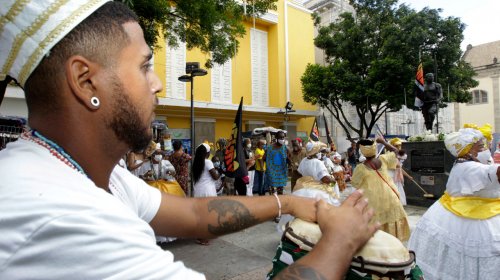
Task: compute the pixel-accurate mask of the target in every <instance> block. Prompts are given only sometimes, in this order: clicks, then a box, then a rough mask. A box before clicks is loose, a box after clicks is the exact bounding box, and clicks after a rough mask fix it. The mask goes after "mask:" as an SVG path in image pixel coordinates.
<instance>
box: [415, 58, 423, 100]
mask: <svg viewBox="0 0 500 280" xmlns="http://www.w3.org/2000/svg"><path fill="white" fill-rule="evenodd" d="M413 91H414V92H415V104H414V105H415V107H417V108H420V107H422V106H423V105H424V102H423V100H424V68H423V67H422V62H420V63H419V64H418V68H417V74H416V75H415V88H414V90H413Z"/></svg>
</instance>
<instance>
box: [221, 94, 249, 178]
mask: <svg viewBox="0 0 500 280" xmlns="http://www.w3.org/2000/svg"><path fill="white" fill-rule="evenodd" d="M242 108H243V97H241V100H240V106H239V107H238V112H236V118H235V119H234V124H233V129H232V133H231V138H230V139H229V143H228V146H227V148H226V152H225V154H224V163H225V164H226V173H229V174H230V177H234V178H245V177H247V179H248V171H247V166H246V163H245V154H244V152H243V137H242V136H241V119H242ZM231 175H233V176H231ZM243 181H245V179H243Z"/></svg>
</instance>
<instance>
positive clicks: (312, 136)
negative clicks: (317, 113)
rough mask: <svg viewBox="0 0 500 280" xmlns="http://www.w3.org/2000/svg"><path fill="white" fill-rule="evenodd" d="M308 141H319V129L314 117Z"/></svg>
mask: <svg viewBox="0 0 500 280" xmlns="http://www.w3.org/2000/svg"><path fill="white" fill-rule="evenodd" d="M309 139H311V141H319V129H318V122H317V121H316V117H314V122H313V126H312V127H311V133H309Z"/></svg>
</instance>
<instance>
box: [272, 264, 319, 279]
mask: <svg viewBox="0 0 500 280" xmlns="http://www.w3.org/2000/svg"><path fill="white" fill-rule="evenodd" d="M274 279H276V280H279V279H297V280H298V279H308V280H316V279H317V280H326V278H325V277H323V275H321V274H319V273H318V272H317V271H316V270H314V269H313V268H312V267H309V266H305V265H302V264H293V265H291V266H289V267H287V268H286V269H284V270H282V271H281V272H280V273H279V274H278V275H277V276H276V278H274Z"/></svg>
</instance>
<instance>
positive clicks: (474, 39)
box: [399, 0, 500, 50]
mask: <svg viewBox="0 0 500 280" xmlns="http://www.w3.org/2000/svg"><path fill="white" fill-rule="evenodd" d="M399 3H400V4H401V3H406V4H407V5H409V6H410V7H412V8H413V9H415V10H417V11H420V10H422V8H424V7H429V8H432V9H438V8H442V9H443V11H442V12H441V16H442V17H448V16H454V17H458V18H460V20H461V21H462V22H463V23H465V24H466V28H465V31H464V33H463V34H464V40H463V41H462V44H461V49H462V50H465V49H466V47H467V45H468V44H471V45H473V46H476V45H480V44H484V43H489V42H493V41H498V40H500V1H499V0H474V1H471V0H399Z"/></svg>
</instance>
